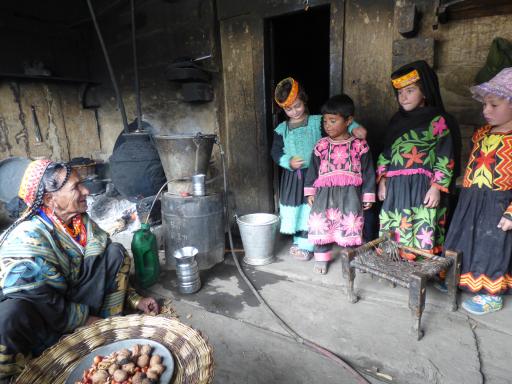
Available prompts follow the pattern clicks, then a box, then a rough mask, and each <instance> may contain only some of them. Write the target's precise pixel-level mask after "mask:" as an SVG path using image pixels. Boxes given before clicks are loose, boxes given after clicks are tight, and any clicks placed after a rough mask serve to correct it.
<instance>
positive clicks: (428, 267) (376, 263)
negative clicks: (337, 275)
mask: <svg viewBox="0 0 512 384" xmlns="http://www.w3.org/2000/svg"><path fill="white" fill-rule="evenodd" d="M388 241H391V240H388ZM452 263H453V259H449V258H445V257H439V256H433V259H426V260H421V261H409V260H405V259H402V258H400V260H388V259H386V258H384V257H382V256H379V255H378V254H377V253H376V252H373V251H369V252H362V253H358V254H356V256H355V257H354V259H353V260H352V261H351V262H350V265H351V266H353V267H355V268H357V269H359V270H362V271H365V272H368V273H371V274H373V275H376V276H379V277H382V278H385V279H387V280H390V281H392V282H394V283H395V284H398V285H400V286H402V287H404V288H409V285H410V276H411V274H413V273H421V274H423V275H425V276H426V277H427V278H433V277H435V276H437V275H439V273H440V272H441V271H445V270H446V269H448V268H449V267H450V266H451V265H452Z"/></svg>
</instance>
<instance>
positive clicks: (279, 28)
mask: <svg viewBox="0 0 512 384" xmlns="http://www.w3.org/2000/svg"><path fill="white" fill-rule="evenodd" d="M330 21H331V15H330V6H329V5H325V6H319V7H313V8H309V9H308V10H307V11H304V10H303V11H300V12H295V13H290V14H286V15H280V16H276V17H272V18H269V19H266V20H265V84H266V89H265V93H266V97H265V100H266V103H267V106H266V107H267V108H266V111H267V116H266V121H267V135H268V136H267V137H268V143H270V144H271V143H272V138H273V131H274V128H275V127H276V126H277V124H279V123H280V122H281V121H283V120H284V119H285V118H286V115H285V114H284V112H283V111H282V110H281V109H280V108H279V107H278V106H277V105H276V104H275V103H274V102H273V100H274V94H273V92H274V88H275V86H276V84H277V83H278V82H279V81H280V80H282V79H284V78H286V77H289V76H291V77H293V78H294V79H296V80H297V81H299V82H300V83H301V84H302V86H303V87H304V89H305V91H306V93H307V95H308V108H309V112H310V113H311V114H319V113H320V108H321V106H322V104H323V103H324V102H325V101H326V100H327V99H328V98H329V88H330V79H329V71H330V63H329V58H330ZM270 161H271V162H272V166H271V167H269V168H270V169H272V170H273V178H272V179H273V192H274V208H275V211H276V212H277V210H278V207H279V180H280V176H281V175H280V168H279V167H278V166H277V165H276V164H275V163H273V161H272V159H270Z"/></svg>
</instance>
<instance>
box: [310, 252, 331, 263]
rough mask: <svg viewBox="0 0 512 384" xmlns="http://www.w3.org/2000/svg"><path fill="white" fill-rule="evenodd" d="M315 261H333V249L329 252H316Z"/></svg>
mask: <svg viewBox="0 0 512 384" xmlns="http://www.w3.org/2000/svg"><path fill="white" fill-rule="evenodd" d="M314 256H315V261H331V260H332V251H329V252H315V253H314Z"/></svg>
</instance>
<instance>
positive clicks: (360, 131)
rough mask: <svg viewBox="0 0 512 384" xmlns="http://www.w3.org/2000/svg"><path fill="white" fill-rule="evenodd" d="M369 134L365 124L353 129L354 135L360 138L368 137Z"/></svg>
mask: <svg viewBox="0 0 512 384" xmlns="http://www.w3.org/2000/svg"><path fill="white" fill-rule="evenodd" d="M367 134H368V131H366V128H365V127H363V126H359V127H357V128H354V129H353V130H352V135H353V136H354V137H357V138H358V139H366V135H367Z"/></svg>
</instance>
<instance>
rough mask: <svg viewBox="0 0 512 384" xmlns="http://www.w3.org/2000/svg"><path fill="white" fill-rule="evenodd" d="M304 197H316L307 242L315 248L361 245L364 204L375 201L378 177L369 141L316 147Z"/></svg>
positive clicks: (326, 140)
mask: <svg viewBox="0 0 512 384" xmlns="http://www.w3.org/2000/svg"><path fill="white" fill-rule="evenodd" d="M304 195H305V196H315V200H314V203H313V206H312V208H311V214H310V216H309V222H308V226H309V236H308V239H309V241H311V242H312V243H314V244H330V243H336V244H338V245H340V246H342V247H350V246H354V245H360V244H361V243H362V231H363V223H364V220H363V206H362V204H363V202H374V201H375V174H374V168H373V162H372V159H371V152H370V149H369V147H368V144H367V142H366V140H361V139H356V138H354V137H352V136H351V137H350V138H349V139H347V140H341V141H334V140H332V139H331V138H329V137H325V138H322V139H320V140H319V141H318V143H317V144H316V145H315V148H314V150H313V156H312V159H311V164H310V168H309V170H308V174H307V177H306V182H305V187H304Z"/></svg>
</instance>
